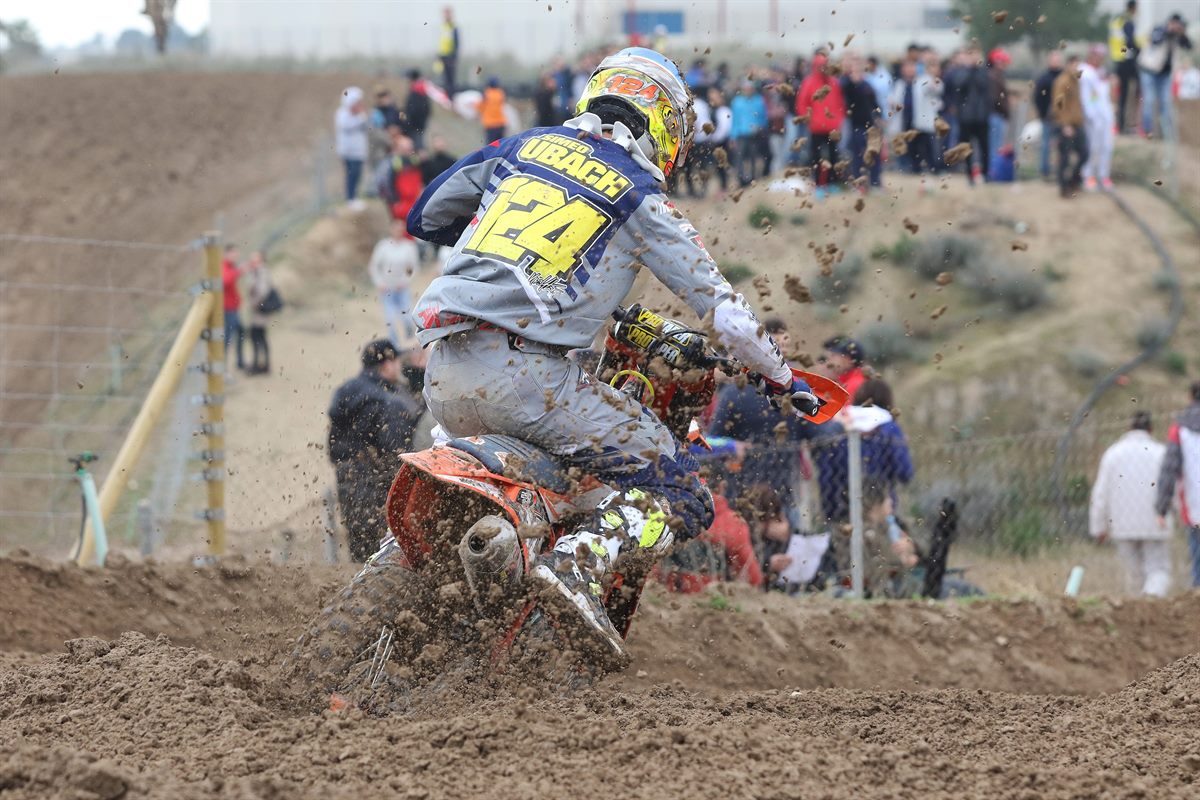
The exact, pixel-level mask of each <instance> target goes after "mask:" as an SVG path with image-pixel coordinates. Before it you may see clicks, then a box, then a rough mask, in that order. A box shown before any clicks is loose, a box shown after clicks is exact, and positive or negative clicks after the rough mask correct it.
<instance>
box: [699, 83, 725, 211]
mask: <svg viewBox="0 0 1200 800" xmlns="http://www.w3.org/2000/svg"><path fill="white" fill-rule="evenodd" d="M708 110H709V113H710V114H711V115H712V124H713V132H712V134H710V135H709V138H708V140H707V141H706V142H705V144H706V145H707V147H706V148H705V149H706V151H707V153H708V158H707V163H706V164H702V165H701V166H702V167H704V166H707V167H708V169H710V170H711V171H712V172H715V173H716V176H717V184H718V185H719V186H720V191H719V193H718V195H717V198H718V199H724V197H725V192H726V191H728V190H729V170H728V166H727V165H728V151H729V145H730V142H731V141H732V140H731V139H730V138H729V137H730V135H731V134H732V132H733V111H732V110H731V109H730V108H729V104H728V103H726V102H725V94H724V92H722V91H721V90H720V89H717V88H715V87H714V88H711V89H709V90H708ZM717 148H721V150H722V152H724V153H725V154H726V158H722V159H719V158H717V155H716V151H717ZM689 160H690V159H689ZM700 177H701V179H702V180H703V181H704V184H705V189H704V191H702V192H701V193H702V194H703V193H704V192H706V191H707V184H708V176H707V175H706V174H705V173H704V172H701V174H700ZM689 186H690V184H689Z"/></svg>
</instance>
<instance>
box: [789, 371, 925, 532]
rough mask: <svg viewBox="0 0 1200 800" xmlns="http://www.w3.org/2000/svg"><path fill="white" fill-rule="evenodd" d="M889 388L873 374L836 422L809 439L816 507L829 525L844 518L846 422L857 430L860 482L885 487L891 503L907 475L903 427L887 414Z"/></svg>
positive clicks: (909, 466)
mask: <svg viewBox="0 0 1200 800" xmlns="http://www.w3.org/2000/svg"><path fill="white" fill-rule="evenodd" d="M892 408H893V400H892V389H891V387H890V386H888V384H887V383H886V382H885V381H883V380H880V379H879V378H872V379H871V380H868V381H866V382H865V383H863V385H862V386H861V387H859V390H858V391H857V392H856V393H855V395H854V400H853V405H851V406H849V407H848V408H847V409H846V411H845V412H844V416H840V417H839V418H838V419H837V420H834V421H832V422H829V423H826V424H825V425H822V426H821V428H820V432H821V434H823V435H822V437H821V438H820V439H819V440H817V441H815V442H813V445H812V454H813V461H814V463H815V465H816V468H817V482H818V485H819V489H820V494H821V510H822V512H823V513H824V515H825V518H826V519H827V520H828V521H829V522H830V523H835V524H836V523H841V522H846V521H847V520H849V519H850V501H849V477H850V461H849V448H848V447H847V444H846V441H847V440H846V430H847V426H853V427H854V428H855V429H856V430H858V431H859V432H860V433H861V434H862V479H863V484H864V485H868V484H874V485H880V486H883V487H885V488H886V489H887V491H888V493H889V494H890V495H891V497H892V504H893V506H894V505H895V504H896V486H897V485H898V484H901V483H908V482H909V481H911V480H912V478H913V463H912V455H911V454H910V453H909V450H908V441H907V440H906V439H905V438H904V431H902V430H901V429H900V426H899V425H898V424H897V423H896V419H895V417H893V416H892V411H891V409H892Z"/></svg>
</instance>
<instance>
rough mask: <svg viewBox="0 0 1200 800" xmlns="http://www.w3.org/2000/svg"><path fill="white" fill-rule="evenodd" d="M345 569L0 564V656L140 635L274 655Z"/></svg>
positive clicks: (239, 563)
mask: <svg viewBox="0 0 1200 800" xmlns="http://www.w3.org/2000/svg"><path fill="white" fill-rule="evenodd" d="M111 562H112V559H111V557H110V563H111ZM348 572H349V570H348V568H342V569H337V568H324V569H322V568H312V567H310V568H307V569H299V568H293V567H281V566H275V565H251V564H249V563H247V562H246V561H244V560H241V559H237V558H233V559H227V560H225V561H223V562H222V563H221V564H220V565H219V566H214V567H203V568H199V567H192V566H189V565H186V564H154V563H146V564H137V563H131V562H127V561H120V560H118V561H117V563H112V564H111V566H110V567H109V568H107V569H105V570H96V569H81V568H79V567H77V566H75V564H74V563H72V562H67V563H52V562H48V561H43V560H40V559H26V558H6V559H0V585H3V586H4V596H3V598H0V651H5V650H7V651H33V652H42V653H45V652H56V651H59V650H61V649H62V646H63V642H64V641H65V640H67V639H74V638H77V637H80V636H98V637H101V638H105V639H113V638H116V637H118V636H120V635H121V633H122V632H124V631H128V630H136V631H140V632H142V633H145V634H148V635H151V636H155V635H158V634H167V635H168V636H170V637H171V638H172V639H173V640H174V641H175V642H179V643H183V644H191V645H196V646H203V647H205V648H206V649H208V650H209V651H213V652H220V653H229V654H233V655H237V654H244V653H247V652H253V653H255V654H257V655H261V656H263V657H269V656H270V655H272V654H274V653H275V651H276V650H277V649H278V648H280V647H286V642H285V640H286V638H287V636H286V635H284V636H283V639H281V638H280V635H281V634H282V633H283V632H284V631H295V632H299V629H300V627H301V626H302V625H303V624H304V621H305V620H306V619H307V618H308V617H309V616H310V615H311V614H312V613H313V612H314V611H315V610H316V609H318V608H320V604H321V603H322V602H323V601H324V600H325V599H326V598H328V597H329V596H330V595H331V594H332V593H333V592H334V591H335V590H336V587H337V586H338V585H340V584H341V583H342V582H344V581H345V580H346V579H347V578H348ZM281 642H283V643H282V644H281ZM280 652H282V651H280Z"/></svg>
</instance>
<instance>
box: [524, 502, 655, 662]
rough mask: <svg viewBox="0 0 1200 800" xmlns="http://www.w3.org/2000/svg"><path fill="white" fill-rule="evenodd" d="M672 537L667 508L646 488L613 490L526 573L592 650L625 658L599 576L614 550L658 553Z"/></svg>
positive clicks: (610, 562) (609, 564)
mask: <svg viewBox="0 0 1200 800" xmlns="http://www.w3.org/2000/svg"><path fill="white" fill-rule="evenodd" d="M673 539H674V535H673V534H672V532H671V530H670V529H669V528H668V527H667V513H666V512H665V511H664V510H663V508H662V506H661V505H660V503H659V502H658V501H657V500H655V498H653V497H652V496H651V495H650V494H649V493H648V492H645V491H643V490H641V489H629V490H626V491H616V492H613V493H612V494H610V495H609V496H608V497H606V498H605V499H604V500H603V501H602V502H601V503H600V505H599V506H598V507H597V509H596V513H595V516H594V517H593V519H592V520H591V522H590V523H589V524H587V525H584V526H581V527H580V528H578V529H576V530H575V531H573V532H572V533H570V534H568V535H566V536H564V537H562V538H561V539H559V540H558V542H557V544H556V545H555V547H554V549H553V550H551V551H550V552H548V553H543V554H542V555H541V556H539V557H538V558H537V560H536V561H535V562H534V567H533V569H532V570H531V572H530V574H531V575H532V576H533V577H534V578H537V579H539V580H541V581H543V582H544V583H545V584H546V586H547V590H548V591H549V592H550V593H551V594H550V597H551V598H552V599H553V598H555V597H557V598H558V601H559V602H558V603H556V605H558V606H559V610H560V611H568V610H570V611H572V612H574V613H575V614H577V615H578V617H579V618H580V619H581V620H582V622H583V623H584V624H583V626H582V627H583V629H584V631H585V632H586V633H587V634H588V636H587V638H588V639H591V640H592V643H593V644H594V645H595V647H594V649H595V650H596V651H597V652H596V653H595V655H597V656H607V657H609V658H611V659H613V660H614V661H616V662H623V661H624V660H626V658H627V655H626V653H625V644H624V642H623V641H622V639H621V634H620V633H618V632H617V629H616V628H615V627H614V626H613V624H612V621H611V620H609V618H608V614H607V613H606V612H605V610H604V603H603V602H602V595H603V593H604V588H603V578H604V575H605V573H607V572H610V571H611V570H612V566H613V563H614V562H615V561H616V559H617V555H618V554H619V553H621V552H623V551H625V552H628V551H630V550H634V549H637V550H640V551H643V552H649V553H654V554H658V553H663V552H665V551H666V550H667V548H668V547H670V545H671V542H672V540H673ZM568 604H569V609H568V608H567V606H568ZM584 646H585V647H586V646H587V644H586V643H585V644H584Z"/></svg>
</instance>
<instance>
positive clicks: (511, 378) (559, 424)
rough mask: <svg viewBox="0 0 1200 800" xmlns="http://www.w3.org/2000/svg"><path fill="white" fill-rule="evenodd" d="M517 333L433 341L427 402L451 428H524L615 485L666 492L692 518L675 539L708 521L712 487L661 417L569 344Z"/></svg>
mask: <svg viewBox="0 0 1200 800" xmlns="http://www.w3.org/2000/svg"><path fill="white" fill-rule="evenodd" d="M513 338H514V340H515V341H512V342H510V336H509V334H507V333H505V332H504V331H496V330H486V331H485V330H478V329H476V330H472V331H468V332H466V333H456V334H452V335H450V336H448V337H446V338H445V339H442V340H440V341H438V342H436V343H435V344H434V345H433V348H432V352H431V353H430V354H429V364H428V366H427V367H426V370H425V401H426V402H427V403H428V404H429V410H430V412H431V413H432V414H433V416H434V418H435V419H436V420H437V421H438V423H439V424H440V425H441V426H442V428H443V430H445V431H446V433H447V434H449V435H450V436H454V437H460V436H476V435H479V434H484V433H497V434H507V435H509V436H516V437H518V438H520V439H522V440H523V441H527V442H530V443H531V444H535V445H537V446H538V447H541V448H542V449H544V450H546V451H548V452H549V453H551V454H553V455H555V456H558V457H559V458H560V459H562V460H563V462H564V463H567V464H570V465H573V466H578V467H580V468H581V469H582V470H584V471H585V472H588V473H591V474H593V475H595V476H596V477H597V478H599V479H601V480H603V481H604V482H606V483H608V484H610V485H612V486H613V487H614V488H618V489H628V488H640V489H646V490H648V491H650V492H652V493H654V494H656V495H658V496H659V497H661V498H663V499H665V500H666V501H667V503H668V504H669V505H670V510H671V513H672V514H673V515H677V516H678V517H679V518H680V519H681V520H682V522H683V529H682V530H676V531H675V533H676V538H689V537H691V536H694V535H696V534H697V533H699V532H700V531H701V530H703V529H704V528H706V527H708V525H709V524H710V523H711V521H712V499H711V497H710V496H709V494H708V490H707V489H705V488H704V486H703V485H702V484H701V483H700V481H699V479H698V478H697V477H696V475H695V471H696V470H695V467H696V465H695V462H694V460H693V459H692V458H691V456H689V455H688V454H687V452H686V451H683V450H681V449H680V446H679V444H678V443H677V442H676V441H675V438H674V437H673V436H672V435H671V433H670V431H668V430H667V428H666V426H664V425H663V423H662V422H661V421H660V420H659V419H658V417H656V416H655V415H654V414H653V413H651V412H650V411H649V410H648V409H646V408H644V407H643V406H642V405H641V404H640V403H638V402H637V401H636V400H633V399H632V398H630V397H628V396H627V395H625V394H622V393H621V392H618V391H617V390H616V389H613V388H612V387H610V386H607V385H605V384H603V383H600V382H599V381H598V380H597V379H596V378H595V377H594V376H592V375H590V374H588V373H586V372H584V371H583V370H581V369H580V368H579V367H578V366H577V365H575V364H574V363H572V362H571V361H570V360H569V359H567V358H566V356H565V355H564V354H563V353H561V351H558V350H556V349H555V348H551V347H548V346H546V345H541V344H537V343H534V342H525V341H524V340H522V339H519V338H516V337H513Z"/></svg>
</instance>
